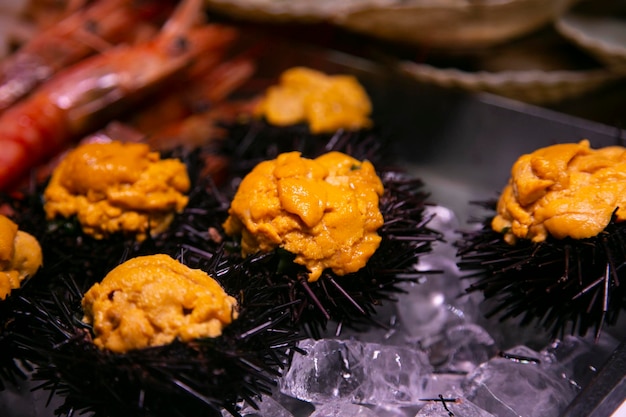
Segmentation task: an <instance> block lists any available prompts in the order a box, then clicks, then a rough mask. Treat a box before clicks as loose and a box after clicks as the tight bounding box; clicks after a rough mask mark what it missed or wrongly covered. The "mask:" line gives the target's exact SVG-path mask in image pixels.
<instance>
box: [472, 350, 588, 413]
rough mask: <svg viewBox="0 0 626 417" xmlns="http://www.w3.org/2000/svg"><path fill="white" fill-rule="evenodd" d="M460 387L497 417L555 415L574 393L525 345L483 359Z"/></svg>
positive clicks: (567, 384)
mask: <svg viewBox="0 0 626 417" xmlns="http://www.w3.org/2000/svg"><path fill="white" fill-rule="evenodd" d="M463 388H464V395H465V397H466V398H467V399H469V400H470V401H472V402H473V403H474V404H476V405H478V406H479V407H481V408H483V409H484V410H486V411H489V412H490V413H492V414H494V415H496V416H498V417H519V416H532V417H543V416H545V417H552V416H558V415H559V414H560V412H561V411H563V410H564V408H565V407H566V406H567V405H568V404H569V403H570V402H571V400H572V399H573V398H574V396H575V395H576V393H577V390H576V389H575V388H574V387H573V386H572V385H571V384H570V383H569V382H568V381H566V380H565V379H563V378H562V377H561V376H560V375H558V374H556V373H555V372H554V370H553V369H551V367H550V364H545V363H543V362H542V360H541V354H540V353H539V352H536V351H534V350H532V349H530V348H528V347H526V346H517V347H515V348H513V349H511V350H509V351H507V352H506V353H505V354H502V355H500V356H496V357H494V358H492V359H490V360H489V361H487V362H485V363H484V364H482V365H481V366H479V367H478V368H476V369H475V370H474V371H473V372H472V373H471V374H470V375H468V379H467V381H466V382H465V383H464V384H463Z"/></svg>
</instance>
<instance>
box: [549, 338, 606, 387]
mask: <svg viewBox="0 0 626 417" xmlns="http://www.w3.org/2000/svg"><path fill="white" fill-rule="evenodd" d="M617 345H618V341H617V340H615V339H614V338H613V337H611V336H610V335H608V334H606V333H603V334H602V335H601V337H600V338H599V339H598V340H595V336H593V335H588V336H586V337H579V336H566V337H564V338H563V339H562V340H555V341H554V342H553V343H551V344H550V345H549V346H548V347H546V348H545V349H544V350H543V351H542V353H543V354H545V355H547V358H548V359H549V360H551V361H552V362H554V367H555V370H556V371H559V370H561V371H562V373H563V377H564V378H566V379H567V380H568V381H570V383H571V384H573V385H575V386H577V387H584V386H586V385H587V384H588V383H589V382H590V381H591V379H592V378H593V377H594V376H595V375H596V374H597V372H598V370H599V369H600V368H601V367H602V366H603V364H604V362H605V361H606V360H607V359H608V358H609V356H610V355H611V353H612V352H613V351H614V350H615V349H616V348H617Z"/></svg>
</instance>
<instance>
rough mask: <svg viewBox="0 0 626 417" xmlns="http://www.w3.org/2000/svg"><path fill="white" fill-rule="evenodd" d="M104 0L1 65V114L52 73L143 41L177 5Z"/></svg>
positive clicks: (41, 35)
mask: <svg viewBox="0 0 626 417" xmlns="http://www.w3.org/2000/svg"><path fill="white" fill-rule="evenodd" d="M136 3H137V2H135V1H133V0H100V1H96V2H94V3H93V4H91V5H89V6H85V7H83V8H80V9H78V10H75V11H74V12H73V13H71V14H70V15H69V16H67V17H66V18H65V19H62V20H61V21H60V22H58V23H57V24H55V25H53V26H51V27H49V28H47V29H45V30H43V31H41V32H40V33H39V34H38V35H36V36H35V37H33V38H31V39H30V40H29V41H28V42H27V43H25V44H24V45H22V47H21V48H20V49H19V50H18V51H16V52H15V53H13V54H12V55H10V56H8V57H7V58H5V59H4V60H3V61H2V63H1V64H0V111H3V110H4V109H6V108H8V107H9V106H10V105H12V104H13V103H15V102H16V101H17V100H19V99H20V98H22V97H24V96H25V95H26V94H28V93H29V92H31V91H32V90H33V89H34V88H35V87H36V86H37V85H39V84H40V83H41V82H43V81H44V80H47V79H48V78H50V77H51V76H52V75H53V74H54V73H56V72H58V71H59V70H61V69H62V68H65V67H67V66H68V65H71V64H73V63H75V62H78V61H79V60H81V59H83V58H85V57H86V56H89V55H91V54H93V53H96V52H101V51H103V50H105V49H108V48H109V47H110V46H111V45H112V44H116V43H119V42H128V41H130V40H132V39H133V37H134V36H142V34H143V33H144V32H145V31H147V30H148V29H147V25H152V23H153V21H155V20H158V18H160V17H161V16H163V15H164V13H166V12H171V9H172V7H171V6H172V5H173V0H167V1H152V0H151V1H150V2H149V3H146V2H145V1H144V3H146V4H145V5H143V6H141V7H139V5H138V4H136Z"/></svg>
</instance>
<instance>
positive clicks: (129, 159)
mask: <svg viewBox="0 0 626 417" xmlns="http://www.w3.org/2000/svg"><path fill="white" fill-rule="evenodd" d="M189 188H190V180H189V176H188V174H187V169H186V167H185V165H184V164H183V163H182V162H181V161H179V160H177V159H161V157H160V155H159V153H158V152H151V151H150V148H149V147H148V145H146V144H143V143H122V142H116V141H114V142H110V143H88V144H84V145H81V146H79V147H78V148H76V149H74V150H73V151H71V152H70V153H69V154H68V155H67V156H66V157H65V158H64V159H63V161H62V162H61V163H60V164H59V166H58V167H57V168H56V170H55V171H54V173H53V174H52V178H51V179H50V183H49V185H48V187H47V188H46V190H45V194H44V198H45V210H46V215H47V216H48V218H54V217H56V216H59V215H60V216H63V217H70V216H73V215H76V216H77V218H78V220H79V222H80V223H81V225H82V227H83V230H84V232H85V233H87V234H90V235H92V236H94V237H95V238H97V239H101V238H104V237H107V236H109V235H111V234H113V233H117V232H123V233H126V234H132V235H136V236H137V238H138V239H143V238H145V236H146V233H147V232H148V231H151V232H152V233H153V234H154V233H159V232H160V231H162V230H164V229H165V228H166V227H167V226H168V225H169V223H170V222H171V220H172V219H173V217H174V213H176V212H180V211H182V210H183V209H184V208H185V206H186V205H187V202H188V197H187V196H186V195H185V193H187V192H188V191H189Z"/></svg>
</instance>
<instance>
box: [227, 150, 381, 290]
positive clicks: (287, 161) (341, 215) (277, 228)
mask: <svg viewBox="0 0 626 417" xmlns="http://www.w3.org/2000/svg"><path fill="white" fill-rule="evenodd" d="M382 193H383V185H382V182H381V180H380V178H378V176H377V175H376V171H375V169H374V166H373V165H372V164H371V163H370V162H368V161H364V162H360V161H358V160H356V159H354V158H352V157H350V156H348V155H345V154H343V153H340V152H330V153H327V154H325V155H322V156H320V157H318V158H316V159H306V158H302V157H301V156H300V153H299V152H289V153H284V154H281V155H279V156H278V158H276V159H274V160H271V161H265V162H262V163H260V164H259V165H257V166H256V167H255V168H254V169H253V170H252V172H250V173H249V174H248V175H247V176H246V177H245V178H244V179H243V181H242V182H241V184H240V186H239V189H238V190H237V194H236V195H235V198H234V199H233V201H232V203H231V206H230V209H229V217H228V219H227V220H226V222H225V223H224V228H225V231H226V233H228V234H229V235H241V236H242V251H243V255H244V256H246V255H249V254H253V253H256V252H267V251H271V250H272V249H274V248H276V247H281V248H283V249H285V250H287V251H288V252H291V253H293V254H295V255H296V258H295V262H296V263H298V264H301V265H304V266H306V267H307V269H308V270H309V271H310V274H309V281H316V280H317V279H318V278H319V277H320V275H321V273H322V271H323V270H324V269H325V268H331V269H332V270H333V272H335V273H336V274H338V275H345V274H347V273H351V272H356V271H358V270H359V269H361V268H362V267H364V266H365V264H366V263H367V261H368V259H369V258H370V257H371V255H372V254H373V253H374V252H375V251H376V249H378V245H379V244H380V240H381V238H380V236H379V235H378V234H377V230H378V229H379V228H380V227H381V226H382V224H383V216H382V214H381V213H380V210H379V208H378V200H379V197H380V196H381V195H382Z"/></svg>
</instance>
